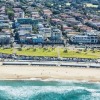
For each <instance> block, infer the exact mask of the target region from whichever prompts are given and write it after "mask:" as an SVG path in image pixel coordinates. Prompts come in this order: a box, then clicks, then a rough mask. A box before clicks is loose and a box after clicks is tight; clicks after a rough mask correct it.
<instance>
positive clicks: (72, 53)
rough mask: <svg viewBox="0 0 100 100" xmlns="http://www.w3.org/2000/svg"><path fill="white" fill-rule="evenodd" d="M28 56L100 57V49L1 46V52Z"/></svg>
mask: <svg viewBox="0 0 100 100" xmlns="http://www.w3.org/2000/svg"><path fill="white" fill-rule="evenodd" d="M14 51H15V52H16V54H17V55H26V56H51V57H58V56H59V57H76V58H100V50H90V49H88V50H84V49H83V50H76V49H75V50H71V49H67V48H57V47H56V48H50V47H48V48H18V49H13V48H8V49H4V48H0V53H5V54H13V53H14Z"/></svg>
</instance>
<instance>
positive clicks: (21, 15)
mask: <svg viewBox="0 0 100 100" xmlns="http://www.w3.org/2000/svg"><path fill="white" fill-rule="evenodd" d="M13 10H14V19H17V18H24V16H25V13H24V11H23V10H22V9H21V8H13Z"/></svg>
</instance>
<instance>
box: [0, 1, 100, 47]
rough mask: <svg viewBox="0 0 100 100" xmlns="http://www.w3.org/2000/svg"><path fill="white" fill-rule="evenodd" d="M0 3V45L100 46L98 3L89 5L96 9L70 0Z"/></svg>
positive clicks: (99, 11) (85, 3)
mask: <svg viewBox="0 0 100 100" xmlns="http://www.w3.org/2000/svg"><path fill="white" fill-rule="evenodd" d="M56 1H58V2H56ZM0 2H1V3H0V41H1V42H0V44H2V45H7V44H11V43H14V42H16V43H17V44H28V45H32V44H34V45H35V44H36V45H38V44H42V45H45V44H46V45H52V44H53V45H56V44H62V45H64V46H66V44H70V45H71V44H100V9H99V0H98V1H97V0H96V1H95V2H89V3H91V4H92V5H97V6H96V7H95V6H93V7H92V6H88V3H87V2H85V1H84V0H83V2H81V3H79V4H77V1H74V3H73V0H70V1H66V0H63V1H60V0H50V1H49V0H48V2H45V1H44V2H42V1H39V0H8V1H6V0H1V1H0ZM55 4H56V6H54V5H55ZM73 5H75V6H73ZM62 9H63V10H62ZM86 9H87V10H86ZM3 33H4V34H3ZM4 38H5V40H4ZM10 38H13V39H12V40H13V41H11V39H10ZM2 40H4V41H2Z"/></svg>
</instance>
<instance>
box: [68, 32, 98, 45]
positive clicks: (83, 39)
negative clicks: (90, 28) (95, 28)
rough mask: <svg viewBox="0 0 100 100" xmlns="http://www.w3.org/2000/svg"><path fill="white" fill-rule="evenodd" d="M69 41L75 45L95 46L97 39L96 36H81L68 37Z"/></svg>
mask: <svg viewBox="0 0 100 100" xmlns="http://www.w3.org/2000/svg"><path fill="white" fill-rule="evenodd" d="M70 41H71V43H75V44H97V43H99V37H98V36H97V35H96V34H81V35H74V36H72V37H70Z"/></svg>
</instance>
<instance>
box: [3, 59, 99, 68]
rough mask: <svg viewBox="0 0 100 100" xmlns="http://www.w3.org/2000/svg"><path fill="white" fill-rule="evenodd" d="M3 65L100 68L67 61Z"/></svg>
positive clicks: (87, 63)
mask: <svg viewBox="0 0 100 100" xmlns="http://www.w3.org/2000/svg"><path fill="white" fill-rule="evenodd" d="M1 65H32V66H65V67H87V68H100V63H94V62H93V63H92V62H66V61H32V60H31V61H24V60H19V61H9V62H8V61H4V62H2V63H1Z"/></svg>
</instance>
